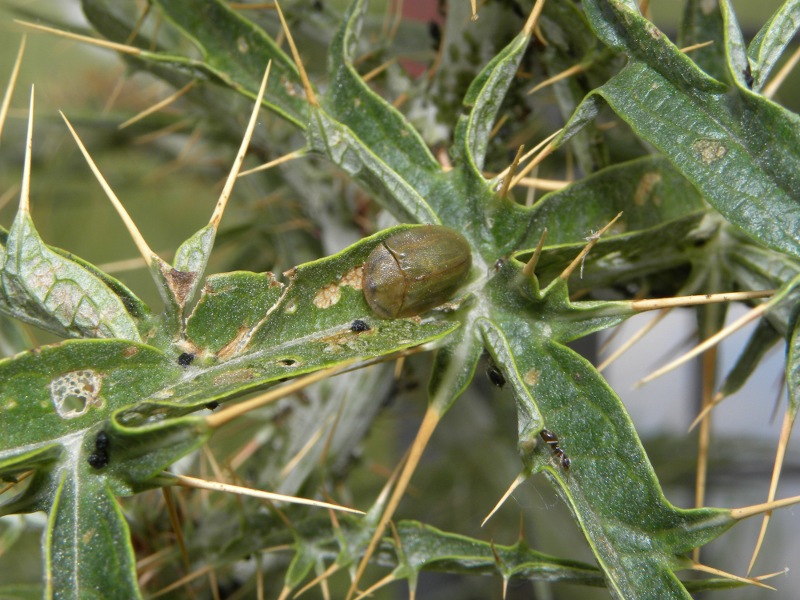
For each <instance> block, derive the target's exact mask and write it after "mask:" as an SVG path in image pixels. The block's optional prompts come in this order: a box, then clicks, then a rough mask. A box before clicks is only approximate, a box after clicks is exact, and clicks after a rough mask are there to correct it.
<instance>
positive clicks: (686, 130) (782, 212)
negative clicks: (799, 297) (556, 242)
mask: <svg viewBox="0 0 800 600" xmlns="http://www.w3.org/2000/svg"><path fill="white" fill-rule="evenodd" d="M584 6H585V7H586V11H587V14H588V15H589V18H590V21H591V22H592V25H593V27H595V30H596V31H597V32H598V34H599V35H601V36H602V38H603V40H604V41H605V42H606V43H607V44H609V45H611V46H612V47H614V48H617V49H619V50H622V51H625V52H627V53H628V54H629V55H630V62H629V63H628V65H627V66H626V67H625V68H624V69H623V70H622V71H621V72H620V73H619V74H618V75H617V76H615V77H614V78H612V79H611V80H610V81H609V82H608V83H606V84H605V85H604V86H602V87H601V88H599V89H598V90H596V91H595V92H593V95H595V94H596V95H599V96H601V97H602V98H603V99H604V100H605V101H606V102H607V103H608V104H609V106H611V108H612V109H613V110H614V111H615V112H616V113H617V114H619V115H620V117H622V118H623V119H624V120H625V121H626V122H627V123H628V124H629V125H630V126H631V127H632V128H633V130H634V131H635V132H636V133H637V134H638V135H640V136H641V137H643V138H644V139H646V140H647V141H648V142H650V143H652V144H653V145H655V146H656V147H657V148H658V149H659V150H660V151H661V152H663V153H664V154H665V155H666V156H667V157H668V158H669V159H670V160H671V161H672V162H673V164H674V165H675V166H676V167H677V168H678V169H679V170H680V171H681V172H682V173H683V174H684V175H685V176H686V177H687V178H688V179H689V180H690V181H691V182H692V183H694V184H695V185H696V186H697V187H698V189H699V190H700V191H701V192H702V193H703V195H704V197H705V198H706V199H707V200H708V201H709V202H710V203H711V204H713V205H714V207H715V208H716V209H717V210H718V211H719V212H721V213H722V214H723V215H724V216H725V218H727V219H728V220H729V221H730V222H732V223H733V224H735V225H736V226H737V227H739V228H741V229H742V230H743V231H745V232H746V233H747V234H748V235H750V236H752V237H753V238H755V239H757V240H759V241H760V242H762V243H763V244H765V245H767V246H768V247H770V248H773V249H776V250H779V251H782V252H787V253H789V254H792V255H795V256H798V255H800V243H799V242H800V234H798V231H800V204H798V201H797V196H796V190H797V189H800V156H798V153H797V148H798V147H800V118H798V117H797V115H795V114H793V113H790V112H789V111H787V110H786V109H784V108H782V107H780V106H778V105H776V104H774V103H772V102H770V101H769V100H767V99H766V98H764V97H762V96H759V95H757V94H753V93H751V92H749V91H748V90H746V89H742V88H739V87H737V88H735V89H728V88H727V87H726V86H724V85H723V84H721V83H719V82H718V81H716V80H714V79H712V78H710V77H708V76H707V75H706V74H705V73H703V72H702V71H701V70H700V69H699V68H698V67H697V66H696V65H695V64H694V63H693V62H692V61H691V60H690V59H689V58H688V57H686V56H685V55H683V53H681V52H680V51H679V50H678V48H676V47H675V46H674V45H673V44H671V43H670V42H669V41H668V40H667V39H666V37H665V36H664V35H663V34H662V33H661V32H660V31H658V29H656V28H655V27H654V26H653V24H652V23H650V22H649V21H647V20H646V19H644V18H642V17H641V16H640V15H639V14H638V13H637V12H636V11H635V10H632V9H629V8H625V7H624V6H623V4H622V3H620V2H619V0H609V1H608V2H602V3H601V2H597V0H592V1H591V2H587V3H585V4H584ZM589 102H590V105H591V97H590V99H589ZM586 110H587V109H586V108H585V109H583V111H581V110H580V109H579V111H578V113H579V114H577V115H576V118H580V119H584V118H585V117H586V113H585V112H584V111H586ZM589 112H591V111H589Z"/></svg>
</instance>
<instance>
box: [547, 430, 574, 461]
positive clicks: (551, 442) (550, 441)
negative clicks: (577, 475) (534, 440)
mask: <svg viewBox="0 0 800 600" xmlns="http://www.w3.org/2000/svg"><path fill="white" fill-rule="evenodd" d="M539 436H540V437H541V438H542V439H543V440H544V442H545V443H546V444H547V445H548V446H550V449H551V450H552V451H553V455H554V456H556V457H557V458H558V459H559V460H560V461H561V467H562V468H563V469H564V470H565V471H568V470H569V466H570V465H571V464H572V461H571V460H570V458H569V456H567V453H566V452H564V450H563V448H561V446H559V445H558V436H556V434H555V433H553V432H552V431H550V430H549V429H542V430H541V431H540V432H539Z"/></svg>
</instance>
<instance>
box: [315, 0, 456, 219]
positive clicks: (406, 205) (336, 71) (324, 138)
mask: <svg viewBox="0 0 800 600" xmlns="http://www.w3.org/2000/svg"><path fill="white" fill-rule="evenodd" d="M364 8H365V3H364V2H363V0H354V2H353V3H352V4H351V5H350V7H349V9H348V11H347V13H346V14H345V16H344V19H343V22H342V27H341V28H340V30H339V32H338V33H337V34H336V37H335V38H334V40H333V43H332V44H331V49H330V58H329V67H328V70H329V77H330V83H329V85H328V90H327V92H326V94H325V96H324V98H322V99H321V103H322V104H321V107H320V108H318V109H314V110H312V116H311V122H310V124H309V129H308V131H307V136H308V144H309V147H311V148H313V149H314V150H317V151H319V152H322V153H323V154H325V155H327V156H328V157H329V158H330V160H331V161H332V162H333V163H334V164H336V165H338V166H339V167H340V168H342V169H343V170H344V171H346V172H347V173H349V174H350V175H351V176H353V177H354V178H355V179H356V180H357V181H359V183H361V184H362V185H363V186H364V187H365V188H366V189H367V190H369V191H370V192H372V193H374V194H377V195H378V196H379V197H380V199H381V200H382V201H383V202H385V203H386V206H387V208H388V209H389V210H391V211H392V212H393V213H394V214H395V216H396V217H398V218H402V219H404V220H412V221H414V222H417V223H430V224H433V223H439V218H438V216H437V214H436V212H434V210H431V207H430V206H435V204H431V202H432V201H433V200H434V196H435V191H434V188H433V185H434V184H435V183H437V180H438V179H439V177H440V175H441V169H440V167H439V163H437V162H436V160H435V159H434V157H433V155H432V154H431V152H430V150H428V147H427V146H426V145H425V143H424V142H423V140H422V138H421V137H420V135H419V133H418V132H417V131H416V130H415V129H414V128H413V127H411V126H410V125H409V123H408V122H407V121H406V120H405V118H403V116H402V115H401V114H400V113H399V112H398V111H397V109H395V108H394V107H392V106H391V105H390V104H389V103H388V102H386V101H385V100H383V99H382V98H380V97H379V96H378V95H377V94H375V93H374V92H373V91H372V90H370V89H369V87H368V86H367V85H366V84H365V83H364V81H363V79H361V77H360V76H359V75H358V73H357V72H356V70H355V68H354V67H353V64H352V53H353V51H354V44H355V35H356V32H357V31H358V28H359V25H360V20H361V18H362V16H363V10H364Z"/></svg>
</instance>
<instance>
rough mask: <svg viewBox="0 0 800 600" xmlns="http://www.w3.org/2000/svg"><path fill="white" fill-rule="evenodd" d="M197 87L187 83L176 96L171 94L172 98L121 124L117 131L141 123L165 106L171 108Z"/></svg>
mask: <svg viewBox="0 0 800 600" xmlns="http://www.w3.org/2000/svg"><path fill="white" fill-rule="evenodd" d="M196 85H197V82H196V81H190V82H189V83H187V84H186V85H185V86H183V87H182V88H181V89H179V90H178V91H177V92H175V93H174V94H171V95H170V96H168V97H166V98H164V99H163V100H161V101H160V102H156V103H155V104H153V106H151V107H149V108H146V109H144V110H143V111H142V112H140V113H139V114H138V115H134V116H132V117H131V118H130V119H128V120H127V121H125V122H124V123H120V124H119V125H117V129H125V128H126V127H128V126H130V125H133V124H134V123H136V122H137V121H141V120H142V119H144V118H145V117H149V116H150V115H152V114H153V113H154V112H158V111H159V110H161V109H162V108H164V107H165V106H169V105H170V104H172V103H173V102H175V101H176V100H177V99H178V98H180V97H181V96H183V95H184V94H186V93H187V92H188V91H189V90H191V89H192V88H193V87H194V86H196Z"/></svg>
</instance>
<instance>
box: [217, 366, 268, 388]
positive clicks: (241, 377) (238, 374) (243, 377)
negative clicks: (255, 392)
mask: <svg viewBox="0 0 800 600" xmlns="http://www.w3.org/2000/svg"><path fill="white" fill-rule="evenodd" d="M256 375H257V373H256V372H255V371H254V370H253V369H239V370H237V371H230V372H228V373H223V374H222V375H218V376H217V377H215V378H214V385H227V384H231V383H241V382H243V381H250V380H251V379H254V378H255V377H256Z"/></svg>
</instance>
